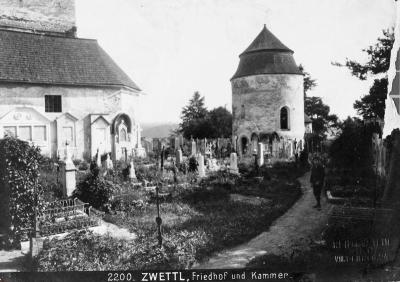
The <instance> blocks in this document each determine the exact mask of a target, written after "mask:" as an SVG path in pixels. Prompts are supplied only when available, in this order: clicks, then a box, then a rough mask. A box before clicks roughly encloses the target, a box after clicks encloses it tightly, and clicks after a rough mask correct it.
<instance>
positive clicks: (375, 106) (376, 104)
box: [353, 78, 388, 119]
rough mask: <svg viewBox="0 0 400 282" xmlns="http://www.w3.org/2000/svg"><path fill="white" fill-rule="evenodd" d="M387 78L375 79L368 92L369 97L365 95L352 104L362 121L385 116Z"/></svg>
mask: <svg viewBox="0 0 400 282" xmlns="http://www.w3.org/2000/svg"><path fill="white" fill-rule="evenodd" d="M387 85H388V80H387V78H381V79H375V80H374V84H373V85H372V87H371V89H370V90H369V95H365V96H364V97H362V98H361V99H360V100H356V101H355V102H354V104H353V107H354V109H356V111H357V114H359V115H360V116H362V118H363V119H369V118H375V117H379V118H381V119H383V118H384V116H385V99H386V93H387Z"/></svg>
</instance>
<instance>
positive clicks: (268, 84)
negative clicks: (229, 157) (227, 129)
mask: <svg viewBox="0 0 400 282" xmlns="http://www.w3.org/2000/svg"><path fill="white" fill-rule="evenodd" d="M231 83H232V113H233V135H234V136H237V137H238V140H239V142H240V140H241V138H242V137H243V136H245V137H247V138H248V141H249V143H250V142H251V136H252V134H253V133H255V134H257V135H258V134H260V133H273V132H276V133H277V134H278V135H279V136H283V137H284V138H287V139H292V140H294V139H297V140H298V141H299V140H301V139H303V137H304V132H305V126H304V99H303V76H302V75H287V74H274V75H255V76H248V77H242V78H237V79H234V80H232V82H231ZM282 107H287V109H288V110H289V129H288V130H282V129H281V128H280V110H281V108H282ZM239 146H240V144H239ZM239 153H240V152H239ZM249 153H251V152H249Z"/></svg>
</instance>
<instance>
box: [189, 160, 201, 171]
mask: <svg viewBox="0 0 400 282" xmlns="http://www.w3.org/2000/svg"><path fill="white" fill-rule="evenodd" d="M198 166H199V164H198V163H197V160H196V158H195V157H194V156H192V157H190V159H189V167H188V170H189V172H196V171H197V168H198Z"/></svg>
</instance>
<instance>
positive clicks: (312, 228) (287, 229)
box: [193, 172, 331, 269]
mask: <svg viewBox="0 0 400 282" xmlns="http://www.w3.org/2000/svg"><path fill="white" fill-rule="evenodd" d="M309 178H310V173H309V172H308V173H306V174H305V175H303V176H302V177H300V178H299V181H300V183H301V186H302V191H303V195H302V196H301V198H300V199H299V200H298V201H297V202H296V203H295V204H294V205H293V206H292V207H291V208H290V209H289V210H288V211H287V212H286V213H285V214H284V215H282V216H281V217H279V218H278V219H277V220H276V221H275V222H274V223H273V224H272V225H271V227H270V229H269V230H268V231H267V232H263V233H261V234H260V235H258V236H257V237H255V238H254V239H252V240H250V241H249V242H247V243H244V244H242V245H239V246H237V247H234V248H231V249H227V250H224V251H222V252H221V253H217V254H215V255H214V256H213V257H211V258H210V259H208V260H207V261H205V262H203V263H201V264H197V265H195V266H194V267H193V268H197V269H215V268H243V267H245V266H246V264H247V263H248V262H250V261H251V260H252V259H254V258H255V257H258V256H261V255H266V254H275V255H285V256H290V255H291V254H292V252H293V250H300V249H307V248H308V246H309V245H310V242H311V241H312V240H313V239H315V238H313V237H314V236H315V234H317V233H319V232H318V231H320V230H321V229H322V228H323V227H324V225H325V223H326V221H327V214H328V213H329V210H330V209H331V206H330V205H329V204H327V203H326V201H325V200H323V201H322V210H320V211H318V210H316V209H314V208H312V206H313V205H314V204H315V199H314V195H313V193H312V188H311V186H310V183H309Z"/></svg>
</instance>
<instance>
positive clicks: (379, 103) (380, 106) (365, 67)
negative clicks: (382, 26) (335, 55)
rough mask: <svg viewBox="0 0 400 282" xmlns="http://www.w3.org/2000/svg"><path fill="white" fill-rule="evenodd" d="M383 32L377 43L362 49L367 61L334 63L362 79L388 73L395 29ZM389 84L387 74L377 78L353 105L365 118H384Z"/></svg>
mask: <svg viewBox="0 0 400 282" xmlns="http://www.w3.org/2000/svg"><path fill="white" fill-rule="evenodd" d="M382 32H383V37H379V38H378V39H377V41H378V42H377V43H375V45H371V46H369V47H368V48H366V49H363V50H362V51H363V52H365V53H367V55H368V60H367V62H366V63H364V64H361V63H359V62H356V61H354V60H349V59H348V58H346V63H345V64H341V63H337V62H335V63H332V64H333V65H335V66H339V67H347V68H348V69H350V70H351V74H352V75H354V76H356V77H358V78H359V79H360V80H366V79H367V78H368V77H369V76H375V75H378V74H386V72H387V71H388V69H389V66H390V54H391V50H392V47H393V43H394V30H393V29H387V30H383V31H382ZM387 85H388V79H387V76H385V77H384V78H381V79H375V80H374V83H373V85H372V87H371V89H370V91H369V94H367V95H365V96H364V97H363V98H361V99H360V100H356V101H355V103H354V105H353V107H354V109H355V110H357V113H358V114H359V115H361V116H362V117H363V118H364V119H368V118H373V117H379V118H381V119H383V118H384V113H385V99H386V95H387Z"/></svg>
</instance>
